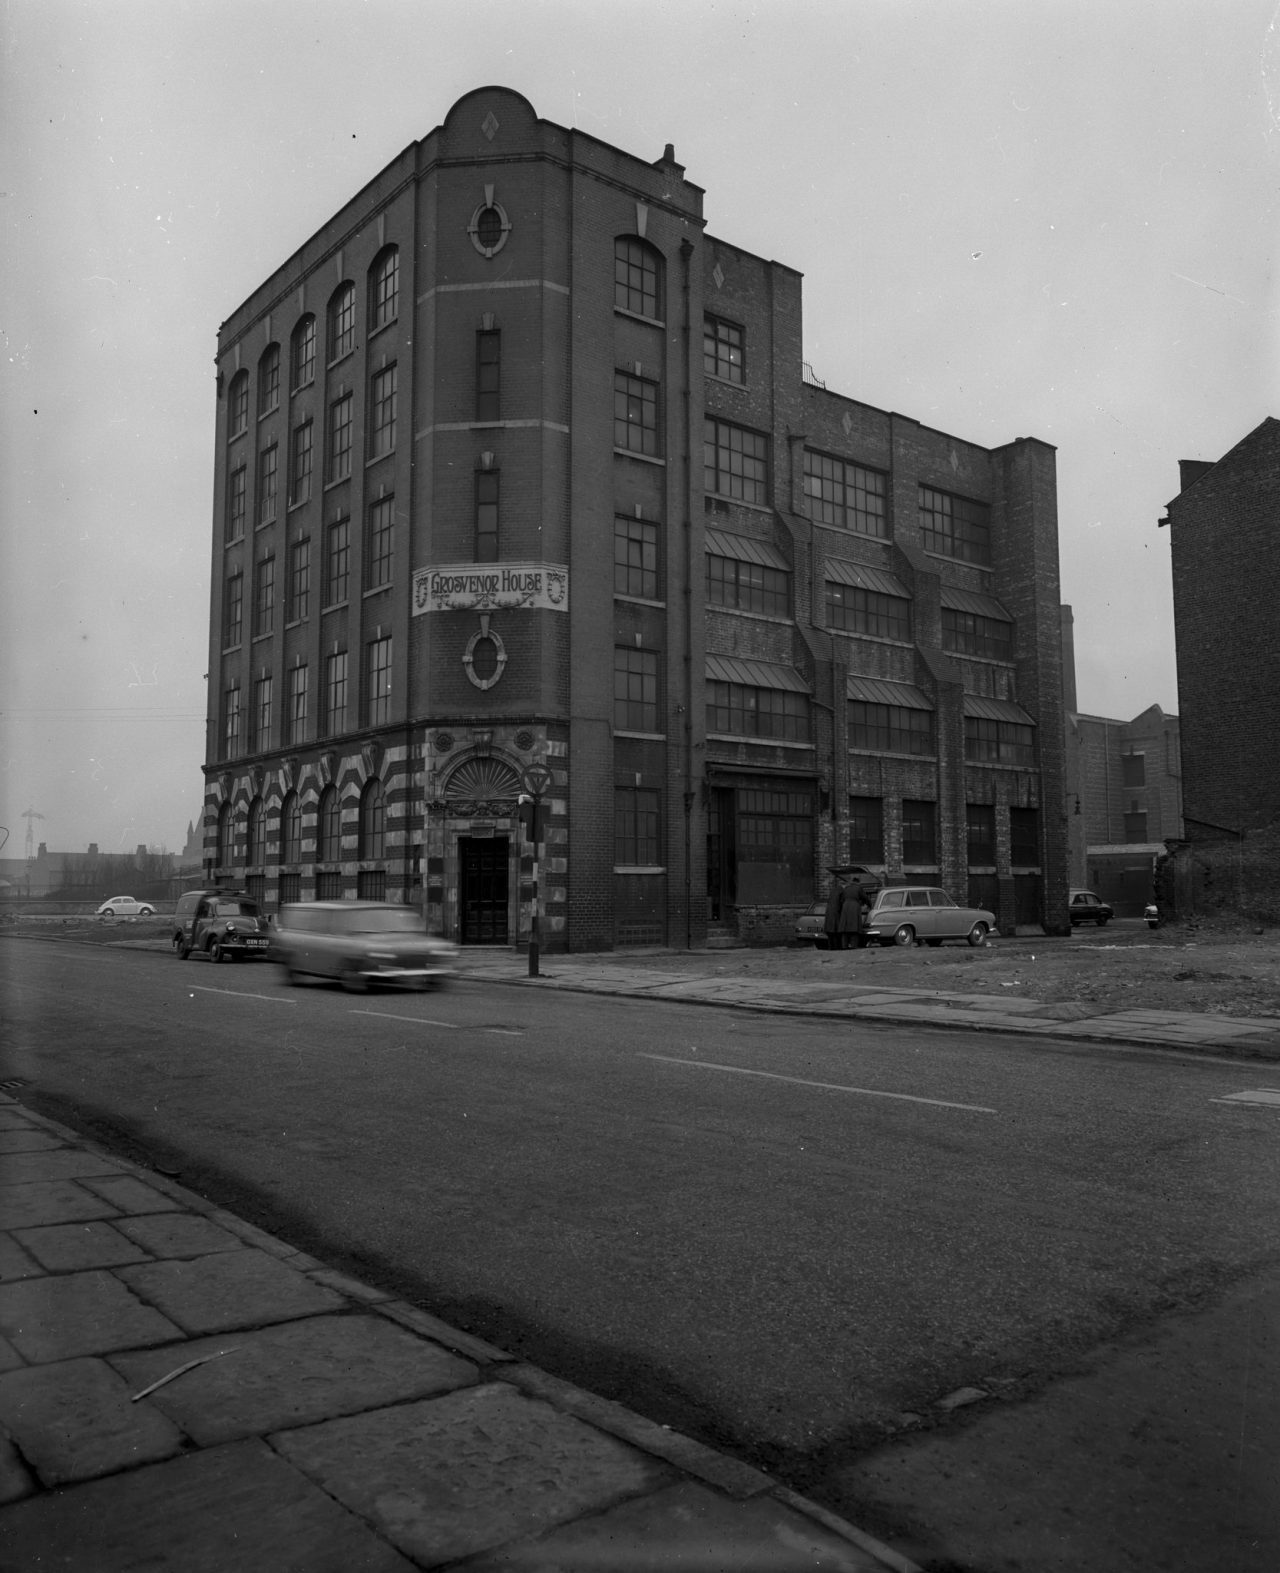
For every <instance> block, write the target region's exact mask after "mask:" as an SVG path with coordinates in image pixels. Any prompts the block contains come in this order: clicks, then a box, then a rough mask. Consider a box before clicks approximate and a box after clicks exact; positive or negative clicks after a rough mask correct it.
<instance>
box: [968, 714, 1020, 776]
mask: <svg viewBox="0 0 1280 1573" xmlns="http://www.w3.org/2000/svg"><path fill="white" fill-rule="evenodd" d="M964 757H965V758H966V759H971V760H974V761H975V762H977V763H980V764H992V765H1034V764H1035V762H1036V729H1035V727H1033V726H1027V725H1024V724H1023V723H1022V722H1020V721H993V720H990V719H989V718H988V717H986V716H977V715H967V716H965V718H964Z"/></svg>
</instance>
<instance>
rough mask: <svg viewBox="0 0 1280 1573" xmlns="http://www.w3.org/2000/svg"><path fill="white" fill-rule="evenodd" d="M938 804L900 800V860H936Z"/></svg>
mask: <svg viewBox="0 0 1280 1573" xmlns="http://www.w3.org/2000/svg"><path fill="white" fill-rule="evenodd" d="M937 825H938V805H937V804H936V803H927V802H916V801H913V800H912V799H911V798H904V799H903V800H902V861H903V862H904V863H916V864H920V863H924V864H929V863H936V862H937V861H938V829H937Z"/></svg>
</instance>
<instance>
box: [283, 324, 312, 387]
mask: <svg viewBox="0 0 1280 1573" xmlns="http://www.w3.org/2000/svg"><path fill="white" fill-rule="evenodd" d="M315 376H316V319H315V318H314V317H312V316H306V317H304V318H303V319H302V321H301V322H300V323H299V324H298V326H297V327H296V328H295V329H294V330H293V338H292V339H291V340H290V341H289V387H290V390H291V391H292V392H294V393H296V392H297V391H298V389H299V388H305V387H306V386H307V384H308V383H309V382H314V381H315Z"/></svg>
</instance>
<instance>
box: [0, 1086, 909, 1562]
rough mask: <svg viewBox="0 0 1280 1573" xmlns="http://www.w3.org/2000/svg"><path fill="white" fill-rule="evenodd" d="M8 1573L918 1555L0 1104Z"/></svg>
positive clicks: (3, 1538)
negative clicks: (904, 1551) (896, 1547)
mask: <svg viewBox="0 0 1280 1573" xmlns="http://www.w3.org/2000/svg"><path fill="white" fill-rule="evenodd" d="M0 1133H3V1135H4V1137H5V1140H4V1141H3V1142H0V1567H2V1568H3V1569H4V1573H37V1570H39V1573H46V1570H48V1569H50V1568H54V1567H57V1568H60V1569H64V1570H72V1573H159V1570H173V1573H228V1570H229V1569H236V1570H239V1569H246V1570H249V1569H252V1570H255V1573H256V1570H258V1569H261V1570H263V1573H267V1570H270V1573H400V1570H411V1569H429V1568H437V1567H443V1566H446V1565H447V1566H454V1565H456V1563H457V1562H458V1561H459V1560H460V1559H463V1558H466V1559H468V1560H467V1567H468V1569H472V1570H488V1569H493V1570H496V1569H499V1568H504V1569H525V1570H530V1573H531V1570H533V1569H538V1570H539V1573H556V1570H561V1569H563V1570H564V1573H569V1570H570V1569H572V1570H574V1573H582V1570H583V1569H585V1568H618V1569H623V1568H625V1569H626V1570H627V1573H633V1570H634V1573H645V1570H652V1573H658V1570H663V1573H668V1570H671V1569H674V1568H688V1569H694V1568H696V1569H698V1570H699V1573H702V1570H706V1569H711V1568H722V1569H724V1570H725V1573H740V1570H743V1573H753V1570H757V1569H758V1570H759V1573H816V1570H819V1569H825V1570H834V1573H886V1570H889V1573H913V1570H914V1573H918V1570H916V1565H915V1564H914V1563H913V1562H911V1561H910V1560H909V1559H907V1558H906V1557H904V1556H902V1555H900V1554H899V1553H896V1552H895V1551H894V1550H893V1549H892V1548H890V1547H888V1546H886V1545H884V1544H883V1543H881V1542H879V1541H877V1540H875V1539H874V1538H872V1537H871V1536H868V1535H865V1534H863V1533H862V1532H860V1531H859V1530H858V1529H857V1528H856V1527H855V1526H853V1525H851V1524H848V1523H846V1522H845V1521H843V1520H842V1519H838V1518H836V1517H835V1516H834V1515H832V1514H830V1513H828V1512H826V1511H825V1510H824V1509H822V1508H820V1507H818V1506H817V1505H816V1504H814V1503H811V1502H808V1501H807V1500H806V1499H805V1498H803V1497H800V1496H797V1495H796V1494H795V1493H794V1492H792V1491H790V1490H788V1489H787V1488H785V1487H783V1486H781V1485H780V1484H779V1483H778V1482H776V1481H774V1480H773V1479H771V1478H770V1477H769V1476H768V1475H765V1474H763V1473H761V1472H760V1471H759V1470H757V1469H755V1468H753V1467H751V1466H750V1465H747V1464H745V1463H743V1462H742V1461H741V1460H738V1459H734V1458H730V1457H727V1456H726V1455H724V1454H721V1453H718V1452H716V1451H714V1450H713V1449H711V1448H708V1447H706V1446H704V1445H703V1444H702V1443H699V1442H697V1441H695V1440H693V1439H692V1438H689V1437H684V1436H681V1435H680V1434H678V1433H676V1432H673V1431H669V1430H667V1429H666V1428H665V1427H663V1426H660V1425H658V1424H656V1423H655V1422H653V1421H649V1420H646V1419H644V1417H643V1416H640V1415H636V1414H634V1413H632V1412H631V1411H629V1410H627V1409H625V1408H623V1407H622V1406H621V1405H619V1404H615V1403H613V1402H611V1401H610V1400H606V1399H603V1398H600V1397H598V1396H597V1395H594V1394H592V1393H589V1392H586V1391H584V1390H583V1389H581V1388H577V1387H574V1386H573V1385H572V1384H571V1383H567V1382H563V1381H561V1380H559V1379H558V1378H556V1377H554V1376H553V1375H551V1374H550V1373H548V1372H544V1371H540V1370H538V1369H537V1368H535V1367H532V1366H528V1365H525V1364H523V1363H522V1362H519V1361H516V1360H513V1359H512V1358H511V1357H510V1356H509V1355H508V1354H506V1353H505V1352H504V1351H503V1350H501V1349H496V1348H494V1347H493V1346H492V1345H490V1344H487V1343H486V1342H484V1341H483V1340H481V1339H478V1338H475V1337H473V1336H472V1335H471V1334H469V1333H467V1332H466V1331H465V1330H463V1329H460V1328H453V1327H451V1326H450V1325H449V1324H447V1323H445V1322H442V1321H441V1320H440V1319H439V1318H437V1317H434V1316H432V1315H431V1314H430V1313H429V1312H426V1311H424V1310H422V1309H421V1308H420V1307H417V1306H413V1305H411V1304H408V1303H407V1302H405V1301H402V1300H397V1299H395V1298H393V1297H391V1296H389V1295H388V1294H386V1293H384V1292H383V1291H381V1290H380V1289H378V1288H377V1287H376V1286H374V1285H368V1284H362V1283H359V1282H357V1281H356V1280H354V1279H351V1278H349V1277H348V1276H347V1275H345V1274H343V1273H340V1272H337V1271H335V1270H334V1269H332V1268H330V1267H327V1266H326V1265H325V1264H324V1263H323V1262H321V1261H318V1260H317V1259H316V1258H315V1257H313V1256H311V1255H309V1254H307V1253H306V1252H302V1251H298V1250H296V1249H294V1248H293V1247H292V1246H290V1245H289V1244H288V1242H287V1241H284V1240H280V1239H277V1238H275V1237H273V1236H271V1235H268V1234H266V1233H265V1232H264V1231H263V1230H261V1229H258V1228H255V1227H254V1226H252V1225H250V1224H248V1223H246V1222H245V1221H243V1220H241V1219H238V1218H236V1217H235V1216H234V1215H233V1214H231V1213H228V1212H227V1211H225V1210H224V1209H222V1208H219V1207H217V1206H215V1205H213V1204H211V1203H209V1202H208V1201H206V1200H205V1199H204V1198H202V1197H200V1196H197V1195H195V1194H194V1193H193V1192H190V1191H187V1190H186V1189H185V1188H183V1187H182V1186H179V1185H177V1184H176V1183H175V1182H174V1181H172V1180H170V1179H168V1178H166V1177H165V1176H163V1175H160V1174H156V1173H153V1172H151V1171H149V1170H146V1169H143V1168H141V1167H138V1166H136V1165H133V1164H130V1163H127V1162H124V1161H122V1160H120V1159H117V1158H114V1157H112V1156H111V1155H110V1154H107V1153H105V1152H103V1151H102V1150H101V1149H99V1148H98V1147H96V1146H94V1145H93V1144H92V1143H89V1142H87V1141H85V1140H83V1139H81V1138H80V1137H78V1136H77V1135H76V1133H75V1132H73V1131H70V1130H68V1129H66V1128H65V1127H64V1126H61V1125H58V1124H56V1123H54V1122H53V1121H51V1120H48V1119H45V1118H44V1117H43V1116H40V1115H37V1114H35V1113H34V1112H33V1111H30V1110H28V1109H26V1108H24V1107H23V1106H22V1104H21V1103H20V1102H19V1101H18V1100H17V1099H15V1098H12V1097H10V1096H8V1095H7V1094H0Z"/></svg>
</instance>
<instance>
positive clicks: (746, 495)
mask: <svg viewBox="0 0 1280 1573" xmlns="http://www.w3.org/2000/svg"><path fill="white" fill-rule="evenodd" d="M702 456H703V485H704V486H705V487H706V489H707V491H709V492H715V493H717V494H718V495H719V496H721V497H736V498H739V499H740V500H741V501H743V502H753V503H762V504H763V503H767V502H768V501H769V439H768V438H767V437H766V436H765V435H764V434H763V433H762V432H758V431H748V430H747V429H746V428H745V427H743V426H731V425H730V424H729V423H728V422H727V421H717V420H712V419H711V418H710V417H708V419H707V420H706V422H705V425H704V428H703V444H702Z"/></svg>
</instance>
